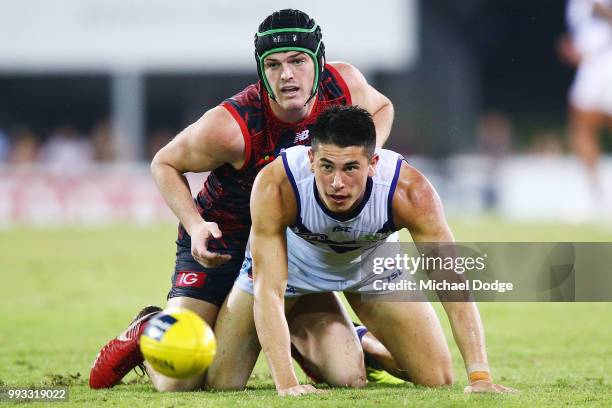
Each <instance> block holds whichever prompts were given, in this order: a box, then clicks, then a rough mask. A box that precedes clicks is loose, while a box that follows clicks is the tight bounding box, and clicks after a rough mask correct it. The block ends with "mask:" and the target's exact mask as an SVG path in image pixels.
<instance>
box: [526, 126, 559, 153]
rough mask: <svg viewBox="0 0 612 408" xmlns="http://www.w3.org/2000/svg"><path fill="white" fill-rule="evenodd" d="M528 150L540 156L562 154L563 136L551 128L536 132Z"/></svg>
mask: <svg viewBox="0 0 612 408" xmlns="http://www.w3.org/2000/svg"><path fill="white" fill-rule="evenodd" d="M529 152H530V153H532V154H537V155H540V156H559V155H561V154H563V137H562V136H561V134H560V133H559V132H557V131H555V130H552V129H547V130H542V131H539V132H536V133H535V134H534V135H533V137H532V143H531V146H530V148H529Z"/></svg>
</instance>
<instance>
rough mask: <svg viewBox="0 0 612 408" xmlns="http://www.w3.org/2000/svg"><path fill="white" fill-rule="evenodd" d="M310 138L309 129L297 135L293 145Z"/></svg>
mask: <svg viewBox="0 0 612 408" xmlns="http://www.w3.org/2000/svg"><path fill="white" fill-rule="evenodd" d="M308 136H309V133H308V129H306V130H303V131H301V132H298V133H296V134H295V140H294V141H293V143H298V142H303V141H304V140H308Z"/></svg>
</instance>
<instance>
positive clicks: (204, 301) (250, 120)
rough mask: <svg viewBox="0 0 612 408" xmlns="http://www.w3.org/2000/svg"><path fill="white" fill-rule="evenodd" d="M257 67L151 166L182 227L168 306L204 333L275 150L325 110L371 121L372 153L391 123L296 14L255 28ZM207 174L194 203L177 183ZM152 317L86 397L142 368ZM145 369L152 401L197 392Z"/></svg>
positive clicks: (102, 366)
mask: <svg viewBox="0 0 612 408" xmlns="http://www.w3.org/2000/svg"><path fill="white" fill-rule="evenodd" d="M255 60H256V65H257V73H258V74H259V78H260V80H259V81H258V82H257V83H255V84H252V85H249V86H247V87H246V88H245V89H244V90H243V91H242V92H240V93H238V94H236V95H234V96H232V97H231V98H228V99H226V100H225V101H223V102H222V103H221V104H220V105H218V106H217V107H215V108H213V109H211V110H209V111H208V112H206V113H205V114H204V115H203V116H202V117H201V118H200V119H198V120H197V121H196V122H195V123H193V124H191V125H190V126H188V127H187V128H186V129H185V130H183V131H182V132H181V133H179V134H178V135H177V136H176V137H175V138H174V140H172V141H171V142H170V143H168V145H166V146H165V147H164V148H162V149H161V150H160V151H159V152H158V153H157V154H156V156H155V158H154V159H153V162H152V163H151V171H152V173H153V177H154V179H155V181H156V183H157V186H158V188H159V191H160V192H161V194H162V195H163V197H164V199H165V200H166V202H167V204H168V206H169V207H170V208H171V209H172V211H173V212H174V213H175V214H176V216H177V217H178V219H179V220H180V225H179V231H178V239H177V241H176V244H177V251H176V263H175V270H174V275H173V277H172V288H171V289H170V292H169V293H168V303H167V306H168V307H184V308H187V309H190V310H192V311H194V312H196V313H197V314H198V315H200V316H201V317H202V318H203V319H204V320H205V321H206V322H207V323H208V324H209V325H210V326H211V327H214V325H215V321H216V319H217V314H218V311H219V308H220V307H221V305H222V304H223V302H224V300H225V299H226V297H227V294H228V293H229V291H230V290H231V288H232V286H233V284H234V280H235V279H236V277H237V276H238V273H239V271H240V267H241V264H242V262H243V259H244V251H245V247H246V244H247V240H248V236H249V230H250V227H251V218H250V213H249V198H250V194H251V188H252V186H253V182H254V180H255V176H257V173H258V172H259V171H260V170H261V169H262V168H263V167H264V166H265V165H267V164H268V163H271V162H272V161H273V160H274V159H275V157H276V156H277V155H278V154H279V153H280V152H281V151H283V149H285V148H288V147H291V146H295V145H300V144H301V145H309V144H310V136H309V129H310V128H311V126H312V125H313V124H314V122H315V120H316V118H317V116H318V115H319V113H320V112H322V111H323V110H324V109H325V108H327V107H329V106H332V105H359V106H361V107H362V108H364V109H366V110H367V111H368V112H370V114H371V115H372V117H373V120H374V123H375V125H376V134H377V146H378V147H380V146H382V145H383V143H384V142H385V140H386V139H387V137H388V136H389V133H390V131H391V125H392V122H393V105H392V104H391V102H390V101H389V99H387V98H386V97H385V96H384V95H382V94H381V93H380V92H378V91H377V90H376V89H374V88H373V87H372V86H370V85H369V84H368V83H367V82H366V80H365V78H364V76H363V75H362V74H361V72H359V70H357V69H356V68H355V67H353V66H351V65H350V64H347V63H340V62H329V63H328V62H326V60H325V47H324V45H323V41H322V34H321V28H320V27H319V26H318V25H317V24H316V22H315V21H314V20H313V19H312V18H310V17H309V16H308V15H307V14H305V13H303V12H301V11H299V10H291V9H288V10H280V11H277V12H274V13H272V14H271V15H270V16H268V17H267V18H266V19H265V20H264V21H263V22H262V23H261V24H260V26H259V29H258V32H257V33H256V34H255ZM205 171H210V174H209V176H208V178H207V179H206V181H205V183H204V186H203V187H202V189H201V191H200V192H199V194H198V195H197V197H196V199H195V200H194V199H193V197H192V196H191V192H190V189H189V186H188V184H187V181H186V179H185V177H184V174H185V173H187V172H205ZM319 296H321V297H322V299H321V303H322V304H328V305H329V307H330V308H335V309H336V310H337V308H342V305H341V304H340V302H339V301H338V299H337V298H336V297H335V295H333V294H331V293H327V294H321V295H319ZM324 297H327V298H329V299H323V298H324ZM159 310H161V309H160V308H157V307H151V306H149V307H147V308H145V309H143V310H142V311H141V313H139V315H137V316H136V318H135V319H134V320H133V322H132V323H131V325H130V326H129V327H128V329H127V330H125V331H124V332H123V333H122V334H120V335H119V336H118V337H117V338H115V339H113V340H111V341H110V342H109V343H108V344H107V345H106V346H104V347H103V348H102V350H101V351H100V353H99V354H98V357H97V358H96V360H95V362H94V365H93V367H92V370H91V375H90V380H89V384H90V386H91V387H92V388H108V387H112V386H114V385H115V384H117V383H118V382H119V381H120V380H121V379H122V378H123V377H124V376H125V375H126V374H127V373H128V372H129V371H130V370H131V369H132V368H134V367H135V366H137V365H142V364H143V357H142V355H141V353H140V350H139V348H138V338H139V335H140V333H142V331H143V329H144V326H145V323H146V322H147V321H148V320H149V319H150V318H151V317H152V316H153V315H155V314H156V313H157V312H158V311H159ZM228 316H229V314H228ZM304 320H305V322H304V324H308V322H307V321H306V320H307V319H304ZM313 324H314V323H313ZM368 334H369V333H368ZM349 335H353V336H354V335H355V334H354V333H351V334H349ZM360 338H363V332H361V333H360ZM221 341H222V340H221ZM383 349H384V348H383ZM305 357H307V356H305ZM144 364H145V366H146V370H147V373H148V374H149V376H150V377H151V380H152V381H153V384H154V385H155V387H156V389H158V390H159V391H181V390H194V389H199V388H201V387H202V385H203V376H202V375H200V376H196V377H194V378H190V379H187V380H178V379H173V378H168V377H165V376H163V375H161V374H159V373H156V372H155V371H154V370H153V369H152V368H151V367H150V366H147V364H146V363H144ZM211 368H212V367H211ZM239 382H240V381H239ZM219 383H220V384H225V382H223V381H222V380H219Z"/></svg>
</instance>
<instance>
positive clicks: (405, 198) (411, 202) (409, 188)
mask: <svg viewBox="0 0 612 408" xmlns="http://www.w3.org/2000/svg"><path fill="white" fill-rule="evenodd" d="M440 206H441V203H440V198H439V197H438V194H437V192H436V190H435V189H434V187H433V185H432V184H431V183H430V182H429V180H428V179H427V177H425V175H424V174H423V173H421V172H420V171H419V170H417V169H416V168H415V167H413V166H411V165H410V164H408V163H407V162H406V161H405V160H403V161H402V164H401V169H400V173H399V176H398V178H397V185H396V189H395V194H394V197H393V208H394V212H397V211H399V212H400V213H402V214H403V215H404V216H403V217H402V218H405V221H406V220H412V219H413V218H416V217H420V216H421V215H423V214H430V213H436V212H437V211H438V210H439V208H440ZM403 226H405V225H403Z"/></svg>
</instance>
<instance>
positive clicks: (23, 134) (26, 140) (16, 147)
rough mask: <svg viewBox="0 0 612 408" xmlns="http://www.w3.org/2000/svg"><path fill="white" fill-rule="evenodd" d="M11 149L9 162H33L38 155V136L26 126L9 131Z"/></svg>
mask: <svg viewBox="0 0 612 408" xmlns="http://www.w3.org/2000/svg"><path fill="white" fill-rule="evenodd" d="M10 139H11V142H12V143H11V146H12V147H11V151H10V153H9V159H8V161H9V163H11V164H17V165H18V164H26V163H34V162H36V161H37V160H38V157H39V147H40V146H39V143H38V137H37V136H36V135H35V134H34V133H33V132H32V131H31V130H30V129H28V128H21V129H17V130H16V131H14V132H11V135H10Z"/></svg>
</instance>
